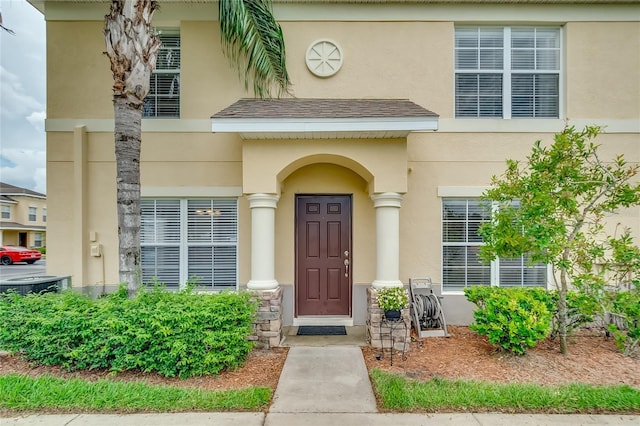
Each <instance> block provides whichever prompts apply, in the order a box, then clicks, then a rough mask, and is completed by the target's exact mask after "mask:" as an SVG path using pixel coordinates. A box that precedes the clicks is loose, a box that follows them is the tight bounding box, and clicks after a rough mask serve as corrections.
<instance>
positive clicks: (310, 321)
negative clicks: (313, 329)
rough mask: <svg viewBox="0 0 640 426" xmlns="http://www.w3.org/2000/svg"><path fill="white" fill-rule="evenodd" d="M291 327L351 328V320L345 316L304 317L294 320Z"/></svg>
mask: <svg viewBox="0 0 640 426" xmlns="http://www.w3.org/2000/svg"><path fill="white" fill-rule="evenodd" d="M293 325H294V326H300V325H344V326H345V327H351V326H353V318H352V317H350V316H346V315H345V316H343V315H331V316H328V315H305V316H300V317H297V318H294V319H293Z"/></svg>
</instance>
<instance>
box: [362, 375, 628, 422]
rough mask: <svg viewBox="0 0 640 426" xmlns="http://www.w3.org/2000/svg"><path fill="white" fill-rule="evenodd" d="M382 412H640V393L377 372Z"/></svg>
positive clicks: (613, 388)
mask: <svg viewBox="0 0 640 426" xmlns="http://www.w3.org/2000/svg"><path fill="white" fill-rule="evenodd" d="M371 377H372V379H373V386H374V389H375V391H376V393H377V394H378V396H379V398H380V401H381V404H382V408H385V409H388V410H396V411H415V410H418V411H427V412H437V411H458V412H471V411H476V412H477V411H483V412H485V411H498V412H546V413H626V414H637V413H640V390H638V389H634V388H632V387H630V386H627V385H622V386H592V385H583V384H571V385H566V386H556V387H551V386H539V385H534V384H521V383H513V384H499V383H490V382H477V381H453V380H445V379H437V378H436V379H432V380H429V381H427V382H418V381H412V380H408V379H406V378H404V377H401V376H398V375H394V374H390V373H386V372H383V371H381V370H377V369H376V370H373V371H372V374H371Z"/></svg>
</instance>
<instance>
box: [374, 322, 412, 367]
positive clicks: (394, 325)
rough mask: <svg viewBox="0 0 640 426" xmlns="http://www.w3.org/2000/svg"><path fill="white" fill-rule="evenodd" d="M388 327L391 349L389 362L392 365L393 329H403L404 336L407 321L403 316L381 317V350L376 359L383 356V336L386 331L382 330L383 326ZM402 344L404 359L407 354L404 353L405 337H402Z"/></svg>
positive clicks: (405, 346)
mask: <svg viewBox="0 0 640 426" xmlns="http://www.w3.org/2000/svg"><path fill="white" fill-rule="evenodd" d="M387 327H388V328H389V341H391V351H390V361H389V362H390V363H391V365H393V351H394V342H395V339H394V337H393V332H394V331H395V330H403V331H404V334H403V336H406V334H407V323H406V322H405V321H404V318H402V317H400V318H398V319H388V318H386V317H384V316H383V317H382V321H381V322H380V346H381V350H380V355H378V356H377V357H376V358H377V359H379V360H380V359H382V358H384V336H385V335H386V334H387V333H386V332H383V331H382V330H383V328H387ZM402 341H403V344H402V360H403V361H406V359H407V356H406V355H405V352H406V349H407V339H406V338H404V337H403V339H402Z"/></svg>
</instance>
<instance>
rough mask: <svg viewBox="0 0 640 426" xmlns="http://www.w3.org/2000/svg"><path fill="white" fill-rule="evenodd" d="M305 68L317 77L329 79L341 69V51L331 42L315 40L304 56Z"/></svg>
mask: <svg viewBox="0 0 640 426" xmlns="http://www.w3.org/2000/svg"><path fill="white" fill-rule="evenodd" d="M305 60H306V62H307V68H309V71H311V72H312V73H313V74H314V75H316V76H318V77H331V76H332V75H334V74H335V73H337V72H338V71H339V70H340V67H342V60H343V55H342V49H341V48H340V46H338V44H337V43H336V42H335V41H333V40H327V39H323V40H316V41H314V42H313V43H311V46H309V48H308V49H307V55H306V56H305Z"/></svg>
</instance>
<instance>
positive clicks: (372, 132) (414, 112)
mask: <svg viewBox="0 0 640 426" xmlns="http://www.w3.org/2000/svg"><path fill="white" fill-rule="evenodd" d="M211 121H212V130H213V131H214V132H237V133H240V134H241V135H242V137H243V138H247V139H252V138H256V139H264V138H278V139H282V138H285V139H291V138H296V139H298V138H381V137H384V138H393V137H406V135H407V134H408V133H409V132H411V131H425V130H437V128H438V115H437V114H436V113H434V112H432V111H429V110H427V109H425V108H423V107H421V106H420V105H418V104H416V103H414V102H412V101H410V100H407V99H298V98H291V99H289V98H288V99H240V100H238V101H237V102H235V103H233V104H232V105H230V106H228V107H227V108H225V109H223V110H222V111H220V112H218V113H216V114H214V115H213V116H212V117H211Z"/></svg>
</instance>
